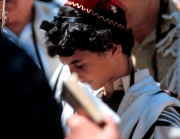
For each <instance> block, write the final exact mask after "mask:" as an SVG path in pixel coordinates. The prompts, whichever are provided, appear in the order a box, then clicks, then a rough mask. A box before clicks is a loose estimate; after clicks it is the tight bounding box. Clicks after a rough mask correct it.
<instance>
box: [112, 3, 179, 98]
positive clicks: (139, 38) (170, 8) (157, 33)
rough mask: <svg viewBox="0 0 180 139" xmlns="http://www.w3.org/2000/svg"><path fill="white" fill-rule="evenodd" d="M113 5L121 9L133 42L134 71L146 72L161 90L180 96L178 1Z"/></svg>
mask: <svg viewBox="0 0 180 139" xmlns="http://www.w3.org/2000/svg"><path fill="white" fill-rule="evenodd" d="M116 1H117V2H119V3H120V4H121V5H122V9H123V10H124V11H125V14H126V19H127V27H128V28H131V29H132V31H133V36H134V38H135V45H134V47H133V49H132V53H133V59H134V60H133V61H134V65H135V66H136V67H137V69H143V68H148V69H149V70H150V73H151V75H153V77H154V79H155V80H156V81H157V82H160V85H161V88H162V89H167V90H169V91H170V92H171V95H173V96H175V97H177V94H179V96H180V90H179V89H178V86H179V85H180V76H179V73H178V71H179V70H180V69H179V68H178V66H179V67H180V65H179V63H180V58H179V55H180V54H178V51H179V52H180V50H178V49H179V48H180V34H179V32H180V1H179V0H146V1H143V0H139V1H136V0H116ZM178 83H179V85H178ZM179 99H180V97H179Z"/></svg>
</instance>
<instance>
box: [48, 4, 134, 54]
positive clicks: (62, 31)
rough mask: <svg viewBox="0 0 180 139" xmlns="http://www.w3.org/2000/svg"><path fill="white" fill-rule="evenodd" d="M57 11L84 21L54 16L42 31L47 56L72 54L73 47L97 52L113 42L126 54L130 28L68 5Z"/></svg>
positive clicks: (105, 48)
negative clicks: (60, 18)
mask: <svg viewBox="0 0 180 139" xmlns="http://www.w3.org/2000/svg"><path fill="white" fill-rule="evenodd" d="M58 15H59V17H66V18H68V17H71V18H72V17H83V19H87V21H88V22H87V23H86V22H83V23H76V22H68V21H63V22H62V20H59V19H58V17H57V18H56V17H55V18H54V20H53V21H52V22H51V24H49V25H48V28H49V29H48V31H47V33H46V37H47V41H46V47H47V52H48V54H49V56H51V57H54V56H56V55H59V56H72V55H73V54H74V52H75V50H82V51H83V50H89V51H91V52H97V53H101V52H104V51H108V50H110V49H111V48H112V47H113V44H121V46H122V52H123V53H124V54H126V55H128V56H130V53H131V49H132V47H133V45H134V39H133V35H132V31H131V30H125V29H120V28H118V27H115V26H113V25H110V24H108V23H105V22H103V21H101V20H99V19H97V18H95V17H93V16H92V15H89V14H86V13H84V12H81V11H78V10H77V9H75V8H72V7H70V6H63V7H61V8H60V10H59V13H58ZM119 18H120V17H119Z"/></svg>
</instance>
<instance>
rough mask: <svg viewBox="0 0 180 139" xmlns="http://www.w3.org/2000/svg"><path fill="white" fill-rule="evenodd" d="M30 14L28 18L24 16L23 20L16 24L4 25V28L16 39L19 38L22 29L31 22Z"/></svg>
mask: <svg viewBox="0 0 180 139" xmlns="http://www.w3.org/2000/svg"><path fill="white" fill-rule="evenodd" d="M31 19H32V13H31V14H30V15H29V16H26V17H25V18H24V19H23V20H21V21H17V22H13V23H11V22H9V23H7V24H6V27H7V28H8V29H10V30H11V31H12V32H14V33H15V34H16V35H17V36H18V37H19V36H20V34H21V32H22V31H23V29H24V27H25V26H26V25H27V24H28V23H30V22H31Z"/></svg>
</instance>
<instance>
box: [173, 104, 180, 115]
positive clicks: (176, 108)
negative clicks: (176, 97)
mask: <svg viewBox="0 0 180 139" xmlns="http://www.w3.org/2000/svg"><path fill="white" fill-rule="evenodd" d="M173 108H174V109H175V110H176V111H177V112H178V113H179V114H180V107H177V106H175V107H173Z"/></svg>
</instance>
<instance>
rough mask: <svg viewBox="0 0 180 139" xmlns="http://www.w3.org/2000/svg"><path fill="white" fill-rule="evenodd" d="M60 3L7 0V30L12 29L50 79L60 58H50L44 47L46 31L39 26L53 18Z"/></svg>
mask: <svg viewBox="0 0 180 139" xmlns="http://www.w3.org/2000/svg"><path fill="white" fill-rule="evenodd" d="M56 8H59V5H58V4H56V3H54V2H40V1H37V0H6V7H5V9H6V11H7V12H8V14H9V18H10V20H9V22H8V23H7V24H6V27H7V28H6V30H7V31H8V30H11V31H12V32H13V33H14V34H15V35H16V36H17V37H16V36H15V35H12V36H14V38H15V39H16V40H18V42H19V45H20V47H21V48H22V49H23V50H25V51H26V52H27V53H28V54H29V55H30V56H31V58H32V59H33V60H34V61H35V63H36V64H37V65H38V66H39V68H40V69H41V70H42V72H43V73H44V74H45V75H46V77H47V79H48V80H50V78H51V76H52V74H53V73H54V71H55V70H56V69H57V67H58V65H59V60H58V58H54V59H52V58H50V57H49V56H48V54H47V52H46V48H45V47H44V43H45V42H44V37H45V36H44V32H43V31H42V30H40V29H39V26H40V24H41V22H42V20H44V19H48V20H53V16H54V15H55V14H56Z"/></svg>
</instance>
